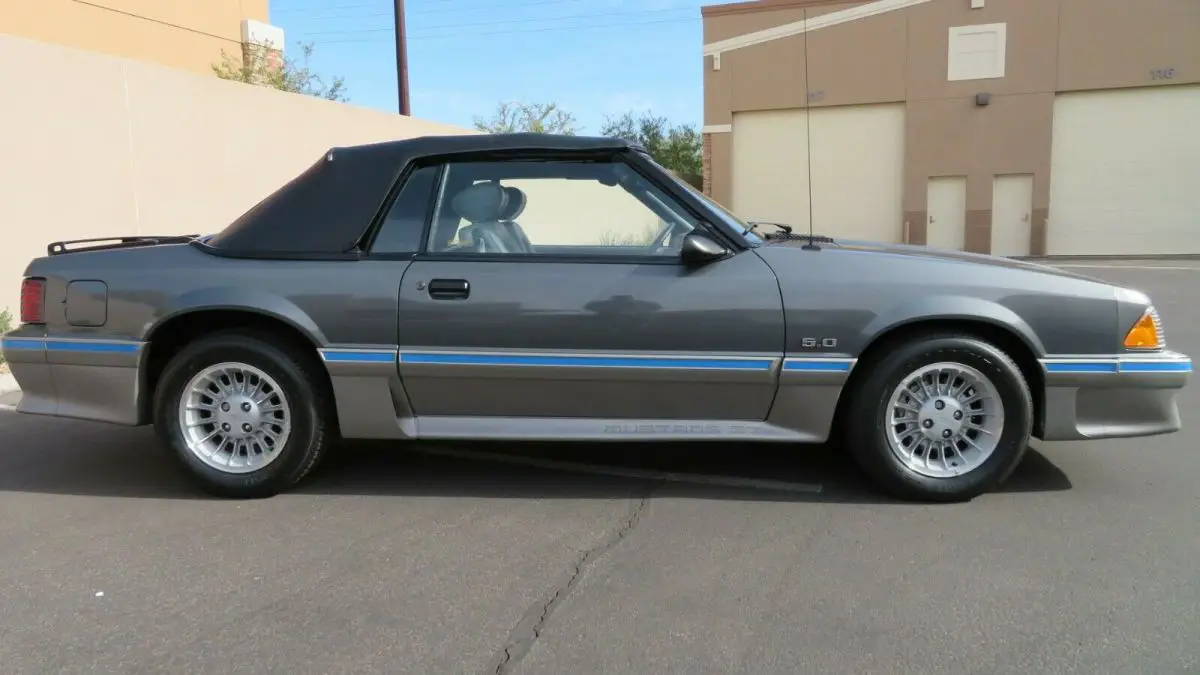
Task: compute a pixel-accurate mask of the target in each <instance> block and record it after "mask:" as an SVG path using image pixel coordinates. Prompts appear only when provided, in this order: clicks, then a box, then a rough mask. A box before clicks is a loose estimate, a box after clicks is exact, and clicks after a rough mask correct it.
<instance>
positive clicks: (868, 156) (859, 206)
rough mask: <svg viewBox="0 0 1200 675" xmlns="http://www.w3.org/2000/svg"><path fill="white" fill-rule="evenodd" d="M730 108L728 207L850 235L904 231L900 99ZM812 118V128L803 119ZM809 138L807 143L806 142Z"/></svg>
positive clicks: (890, 235) (884, 237) (891, 237)
mask: <svg viewBox="0 0 1200 675" xmlns="http://www.w3.org/2000/svg"><path fill="white" fill-rule="evenodd" d="M811 114H812V119H811V120H808V119H806V115H808V113H807V112H806V111H804V110H775V111H761V112H759V111H756V112H744V113H734V116H733V176H732V177H733V185H732V187H733V200H732V201H733V205H732V206H733V209H734V211H735V212H736V213H737V214H738V215H739V216H741V217H743V218H746V219H749V220H772V221H777V222H785V223H791V224H793V225H795V226H796V228H797V229H798V230H799V229H803V228H807V227H808V222H809V187H810V186H809V183H808V176H809V173H810V172H809V159H810V158H809V156H808V152H809V149H810V147H811V150H812V157H811V161H812V170H811V175H812V185H811V188H812V216H813V229H814V230H815V231H817V232H819V233H821V234H827V235H830V236H838V237H845V238H850V239H870V240H876V241H885V242H896V241H900V238H901V236H902V221H903V201H902V200H903V192H902V191H903V187H904V185H903V181H904V106H903V105H901V104H896V105H891V104H889V105H871V106H845V107H830V108H817V109H815V110H813V112H812V113H811ZM810 124H811V129H809V126H810ZM810 139H811V143H810Z"/></svg>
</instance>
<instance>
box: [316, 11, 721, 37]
mask: <svg viewBox="0 0 1200 675" xmlns="http://www.w3.org/2000/svg"><path fill="white" fill-rule="evenodd" d="M679 11H681V10H680V9H655V10H638V11H632V12H608V13H604V14H572V15H569V16H553V17H549V16H548V17H540V18H527V19H505V20H501V21H477V22H474V23H445V24H436V25H433V26H425V28H426V29H438V28H453V29H457V28H474V27H477V26H496V25H504V24H514V23H521V24H523V23H542V22H546V21H575V20H579V19H594V18H602V17H614V16H646V15H650V14H663V13H666V12H679ZM688 18H689V19H692V18H697V17H688ZM390 31H392V28H390V27H388V28H344V29H341V30H331V31H317V32H311V33H306V35H340V36H345V34H346V33H353V34H358V33H385V32H390Z"/></svg>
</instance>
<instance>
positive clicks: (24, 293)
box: [21, 279, 46, 323]
mask: <svg viewBox="0 0 1200 675" xmlns="http://www.w3.org/2000/svg"><path fill="white" fill-rule="evenodd" d="M21 323H46V280H45V279H25V280H24V281H22V282H21Z"/></svg>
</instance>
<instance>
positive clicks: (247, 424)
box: [216, 394, 262, 438]
mask: <svg viewBox="0 0 1200 675" xmlns="http://www.w3.org/2000/svg"><path fill="white" fill-rule="evenodd" d="M216 418H217V424H219V425H221V429H222V430H223V431H225V432H226V433H228V434H230V435H231V436H233V437H234V438H246V437H248V436H251V435H253V434H254V432H255V431H257V430H258V427H259V425H261V424H262V413H261V412H260V411H259V408H258V405H257V404H255V403H254V401H253V400H252V399H251V398H250V397H249V396H245V395H242V394H234V395H233V396H230V397H229V398H226V399H225V400H224V401H221V402H220V403H219V404H217V414H216Z"/></svg>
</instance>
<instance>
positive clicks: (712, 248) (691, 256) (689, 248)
mask: <svg viewBox="0 0 1200 675" xmlns="http://www.w3.org/2000/svg"><path fill="white" fill-rule="evenodd" d="M726 253H729V251H728V250H726V249H725V247H724V246H722V245H720V244H718V243H717V242H715V241H713V240H712V239H709V238H708V237H706V236H705V235H703V234H700V233H698V232H692V233H691V234H689V235H687V236H686V237H684V238H683V243H682V245H681V246H680V250H679V255H680V257H682V258H683V262H685V263H687V264H689V265H703V264H704V263H708V262H712V261H713V260H716V259H718V258H722V257H724V256H725V254H726Z"/></svg>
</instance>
